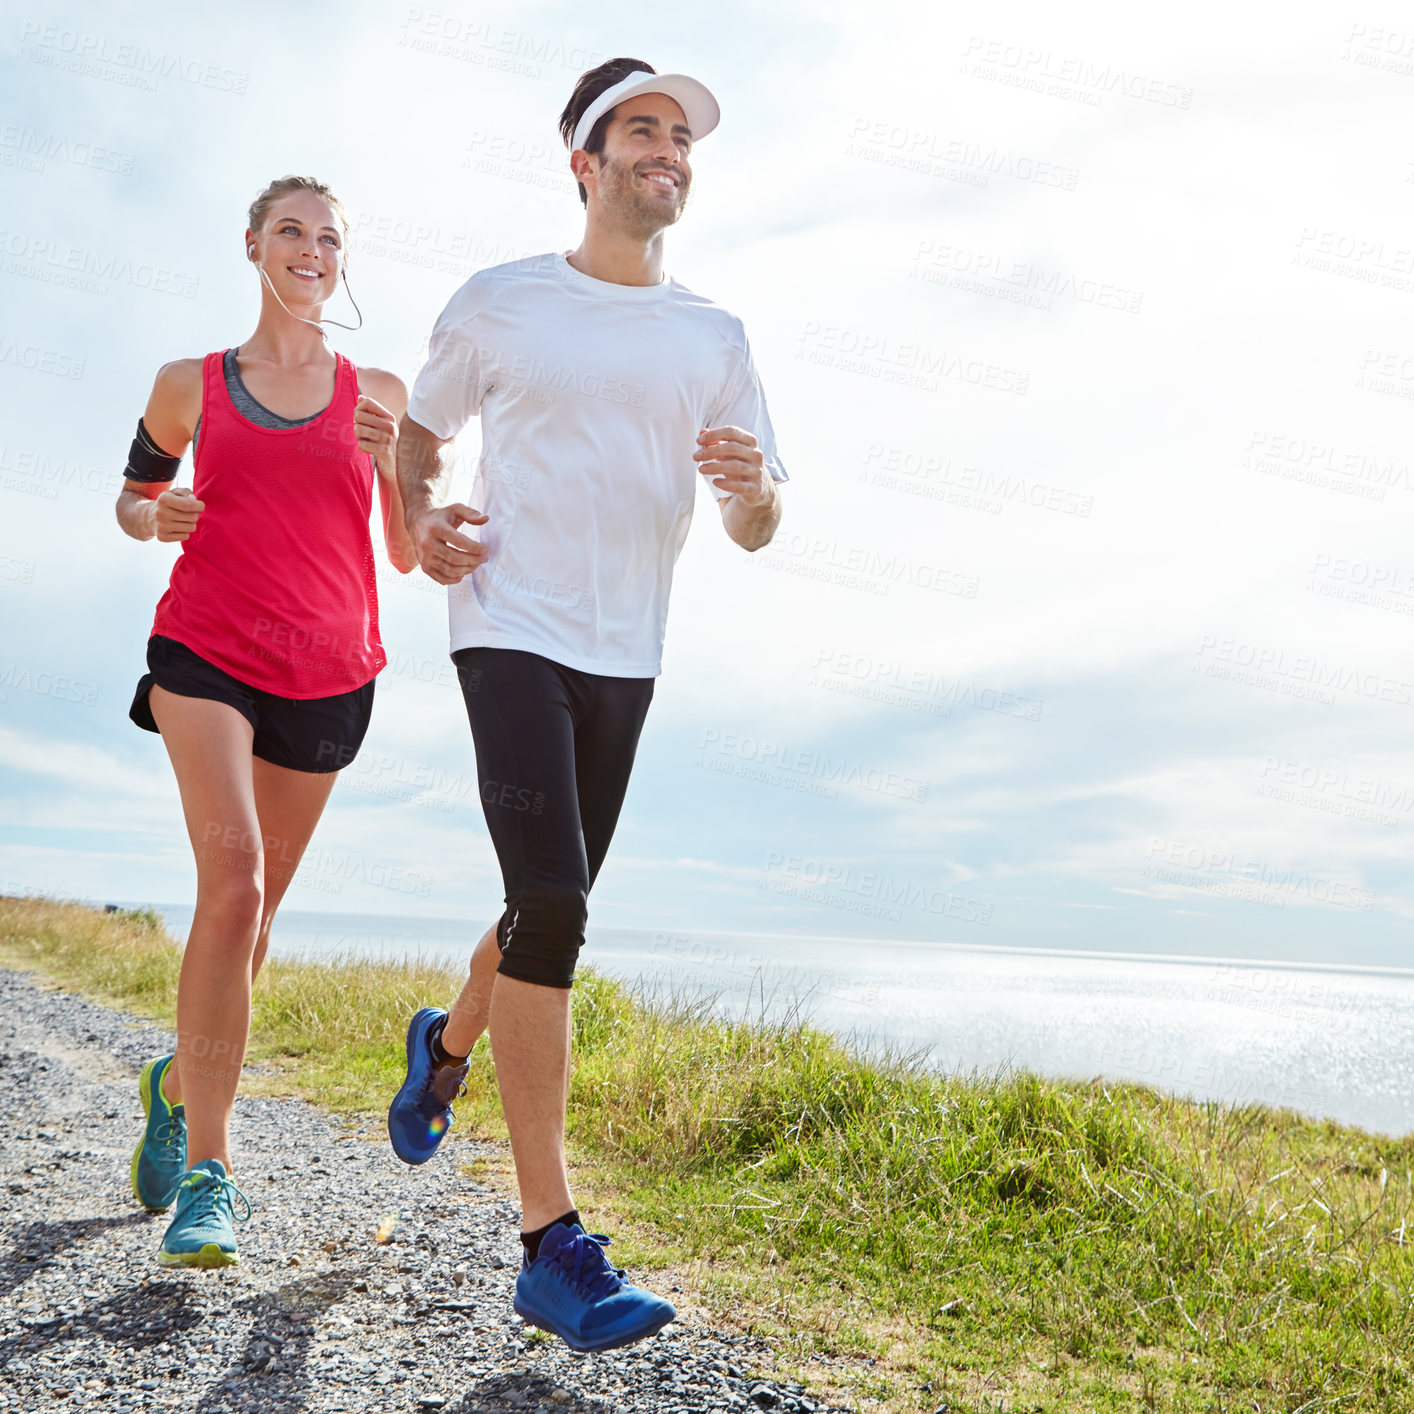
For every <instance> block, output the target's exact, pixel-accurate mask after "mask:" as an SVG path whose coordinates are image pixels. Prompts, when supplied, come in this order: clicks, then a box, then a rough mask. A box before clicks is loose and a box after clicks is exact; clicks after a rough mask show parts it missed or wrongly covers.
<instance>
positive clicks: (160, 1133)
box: [132, 1056, 187, 1213]
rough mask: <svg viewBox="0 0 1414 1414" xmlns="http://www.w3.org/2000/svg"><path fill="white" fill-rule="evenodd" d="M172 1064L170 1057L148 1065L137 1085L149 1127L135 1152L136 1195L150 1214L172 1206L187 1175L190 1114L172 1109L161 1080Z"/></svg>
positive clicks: (143, 1133)
mask: <svg viewBox="0 0 1414 1414" xmlns="http://www.w3.org/2000/svg"><path fill="white" fill-rule="evenodd" d="M171 1064H172V1057H171V1056H158V1057H157V1059H156V1060H150V1061H148V1063H147V1064H146V1065H145V1066H143V1068H142V1075H141V1076H140V1077H139V1078H138V1082H137V1088H138V1094H139V1095H140V1096H141V1097H142V1112H143V1115H144V1116H145V1117H146V1123H145V1124H144V1126H143V1131H142V1138H141V1139H139V1140H138V1141H137V1148H136V1149H134V1150H133V1170H132V1177H133V1193H134V1194H135V1195H136V1197H137V1200H138V1202H139V1203H141V1204H142V1206H143V1207H144V1208H146V1209H147V1211H148V1212H149V1213H163V1212H166V1210H167V1209H168V1208H170V1207H171V1206H172V1199H173V1198H175V1197H176V1196H177V1185H178V1184H179V1183H180V1182H181V1181H182V1175H183V1174H184V1173H185V1172H186V1171H187V1112H186V1110H185V1109H184V1108H183V1107H182V1106H181V1105H169V1104H168V1103H167V1097H166V1096H165V1095H164V1094H163V1093H162V1077H163V1076H164V1075H166V1074H167V1067H168V1066H169V1065H171Z"/></svg>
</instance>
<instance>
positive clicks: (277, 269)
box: [246, 191, 344, 304]
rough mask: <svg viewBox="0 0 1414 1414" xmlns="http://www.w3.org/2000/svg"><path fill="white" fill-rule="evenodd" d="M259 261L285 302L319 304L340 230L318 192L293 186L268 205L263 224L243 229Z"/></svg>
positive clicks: (333, 277)
mask: <svg viewBox="0 0 1414 1414" xmlns="http://www.w3.org/2000/svg"><path fill="white" fill-rule="evenodd" d="M246 244H247V245H248V246H249V245H254V246H255V260H256V263H257V264H259V265H260V266H262V267H263V268H264V270H265V274H266V276H267V277H268V278H269V279H270V280H271V281H272V283H273V284H274V286H275V289H276V291H277V292H278V294H279V296H280V298H281V299H282V300H284V301H285V302H286V303H287V304H288V303H291V302H293V301H296V300H297V301H299V303H301V304H322V303H323V302H324V301H325V300H327V299H328V298H329V297H330V296H331V295H332V294H333V293H334V284H335V282H336V281H337V280H338V277H339V270H340V267H341V266H342V264H343V258H344V229H343V223H342V222H341V221H340V219H339V216H338V213H337V212H336V211H335V210H334V208H333V207H332V206H330V205H329V203H328V202H327V201H325V200H324V198H323V197H321V196H316V195H315V194H314V193H313V192H308V191H296V192H290V193H289V195H288V196H282V197H281V198H280V199H279V200H278V201H276V202H275V203H274V204H273V205H272V206H271V208H270V214H269V216H268V217H267V219H266V221H265V225H264V229H263V230H261V231H259V232H253V231H247V232H246Z"/></svg>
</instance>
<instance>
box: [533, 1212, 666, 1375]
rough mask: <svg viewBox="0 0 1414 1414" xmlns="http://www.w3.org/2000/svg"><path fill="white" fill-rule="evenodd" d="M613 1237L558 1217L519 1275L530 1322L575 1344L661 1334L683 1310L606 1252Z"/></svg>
mask: <svg viewBox="0 0 1414 1414" xmlns="http://www.w3.org/2000/svg"><path fill="white" fill-rule="evenodd" d="M608 1245H609V1238H607V1237H605V1236H604V1234H603V1233H601V1232H585V1230H584V1229H583V1228H582V1227H580V1225H579V1224H578V1223H571V1224H569V1225H568V1226H566V1225H565V1224H564V1223H556V1224H555V1225H554V1227H552V1228H551V1229H550V1231H549V1232H547V1233H546V1234H545V1236H544V1237H542V1238H541V1239H540V1255H539V1256H538V1257H536V1259H535V1260H534V1261H533V1262H531V1261H527V1260H526V1258H528V1257H529V1256H530V1254H529V1252H526V1253H525V1254H524V1255H523V1256H522V1259H521V1266H520V1275H519V1276H518V1277H517V1278H516V1292H515V1308H516V1311H517V1312H518V1313H519V1314H520V1315H521V1317H522V1318H523V1319H524V1321H525V1323H526V1324H527V1325H530V1326H539V1327H540V1329H541V1330H545V1331H552V1332H553V1333H554V1334H555V1335H557V1336H559V1337H560V1339H561V1340H563V1341H564V1342H565V1344H566V1345H568V1346H569V1347H570V1349H571V1350H585V1351H588V1350H614V1349H616V1348H617V1347H618V1346H620V1345H631V1344H632V1343H633V1342H634V1341H636V1340H643V1339H644V1338H645V1337H646V1336H650V1335H656V1334H657V1333H658V1332H659V1331H660V1330H662V1329H663V1327H664V1326H666V1325H667V1324H668V1322H669V1321H671V1320H672V1319H673V1317H674V1316H676V1315H677V1311H676V1309H675V1308H674V1307H673V1305H672V1303H671V1302H669V1301H664V1300H663V1298H662V1297H661V1296H654V1295H653V1293H652V1292H651V1291H644V1290H642V1289H641V1288H640V1287H636V1286H634V1284H633V1283H632V1282H631V1281H628V1280H627V1279H626V1278H625V1276H624V1273H623V1269H622V1268H620V1267H614V1266H611V1265H610V1263H609V1259H608V1258H607V1257H606V1256H605V1255H604V1249H605V1248H606V1247H607V1246H608Z"/></svg>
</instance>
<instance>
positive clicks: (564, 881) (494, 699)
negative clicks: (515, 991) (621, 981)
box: [452, 648, 654, 987]
mask: <svg viewBox="0 0 1414 1414" xmlns="http://www.w3.org/2000/svg"><path fill="white" fill-rule="evenodd" d="M452 661H453V662H454V663H455V664H456V665H457V676H458V678H459V679H460V681H461V688H462V696H463V697H464V698H465V700H466V714H467V717H468V718H469V720H470V722H471V735H472V740H473V742H474V743H475V746H476V774H477V778H478V783H479V785H480V788H481V808H482V811H483V813H484V814H485V816H486V827H487V829H488V830H489V831H490V833H491V842H492V844H493V845H494V846H495V848H496V857H497V859H498V860H499V861H500V865H501V878H502V882H503V883H504V885H505V893H506V911H505V912H504V913H503V914H502V915H501V920H500V922H499V923H498V924H497V925H496V938H497V941H498V942H499V943H500V947H501V961H500V963H499V965H498V967H497V971H499V972H502V973H504V974H505V975H506V976H507V977H514V978H516V979H518V980H519V981H522V982H535V983H538V984H539V985H541V986H544V987H569V986H571V985H573V981H574V969H575V963H576V961H577V960H578V956H579V949H580V947H581V946H582V945H583V943H584V925H585V922H586V920H587V918H588V913H589V908H588V900H589V890H590V889H591V888H592V887H593V885H594V880H595V878H596V877H597V876H598V874H599V867H600V865H602V864H603V862H604V856H605V854H606V853H607V852H608V849H609V841H610V839H612V838H613V834H614V826H615V825H617V824H618V819H619V809H620V807H621V806H622V805H623V800H624V793H625V791H627V789H628V778H629V772H630V771H631V770H632V769H633V758H634V753H635V752H636V751H637V749H638V737H639V733H640V732H641V731H642V730H643V721H644V718H645V717H646V716H647V715H648V704H649V703H650V702H651V701H652V699H653V682H654V679H652V678H616V677H605V676H603V675H601V674H598V673H586V672H581V671H580V670H579V669H577V668H567V667H565V666H564V665H563V664H561V663H555V662H552V661H551V660H550V659H549V658H542V657H541V656H540V655H539V654H538V653H526V652H523V651H521V650H520V649H518V648H461V649H458V650H457V651H456V652H455V653H453V654H452Z"/></svg>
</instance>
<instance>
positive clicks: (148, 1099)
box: [132, 1056, 172, 1213]
mask: <svg viewBox="0 0 1414 1414" xmlns="http://www.w3.org/2000/svg"><path fill="white" fill-rule="evenodd" d="M162 1059H163V1057H161V1056H158V1057H157V1060H150V1061H148V1063H147V1064H146V1065H145V1066H143V1068H142V1074H141V1075H140V1076H139V1077H138V1082H137V1092H138V1095H139V1096H140V1097H141V1099H142V1138H141V1139H139V1140H138V1141H137V1148H136V1149H134V1150H133V1165H132V1181H133V1197H134V1198H136V1199H137V1200H138V1202H139V1203H141V1204H142V1206H143V1207H144V1208H146V1209H147V1211H148V1212H149V1213H165V1212H166V1211H167V1209H168V1208H170V1207H171V1206H172V1200H171V1199H170V1198H169V1199H168V1200H167V1201H166V1202H165V1203H163V1204H162V1206H161V1207H160V1208H154V1207H153V1206H152V1205H151V1204H150V1203H147V1202H145V1201H144V1200H143V1196H142V1194H141V1193H139V1192H138V1188H137V1163H138V1160H139V1159H140V1158H141V1157H142V1146H143V1145H144V1144H146V1143H147V1124H148V1121H149V1120H150V1119H151V1118H152V1067H153V1066H155V1065H156V1064H157V1061H160V1060H162Z"/></svg>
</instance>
